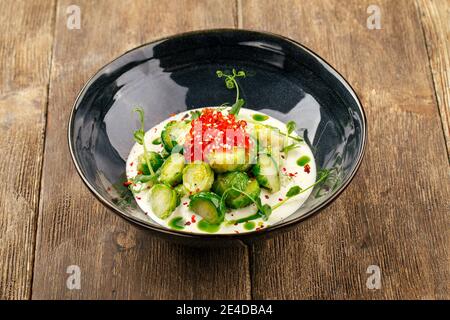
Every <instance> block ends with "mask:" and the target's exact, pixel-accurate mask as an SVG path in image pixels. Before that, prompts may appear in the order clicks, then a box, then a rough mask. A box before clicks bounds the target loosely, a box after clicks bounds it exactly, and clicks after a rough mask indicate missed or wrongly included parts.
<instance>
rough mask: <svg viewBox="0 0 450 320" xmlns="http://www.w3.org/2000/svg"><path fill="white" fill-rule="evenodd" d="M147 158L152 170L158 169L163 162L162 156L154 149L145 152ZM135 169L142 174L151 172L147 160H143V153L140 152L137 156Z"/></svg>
mask: <svg viewBox="0 0 450 320" xmlns="http://www.w3.org/2000/svg"><path fill="white" fill-rule="evenodd" d="M147 159H148V161H149V162H150V165H151V166H152V169H153V172H156V170H158V169H159V168H160V167H161V165H162V164H163V162H164V161H163V158H162V157H161V156H160V155H159V154H158V153H156V152H154V151H149V152H147ZM137 170H138V171H139V172H140V173H142V174H144V175H149V174H150V173H151V172H150V170H149V169H148V166H147V162H146V161H145V157H144V154H141V155H140V156H139V157H138V165H137Z"/></svg>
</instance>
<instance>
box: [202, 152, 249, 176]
mask: <svg viewBox="0 0 450 320" xmlns="http://www.w3.org/2000/svg"><path fill="white" fill-rule="evenodd" d="M206 159H207V160H208V163H209V165H210V166H211V168H212V169H213V170H214V171H215V172H217V173H223V172H231V171H246V170H248V169H249V168H250V166H251V163H250V160H249V156H248V154H247V152H246V151H245V149H244V148H242V147H233V149H232V150H227V151H221V150H215V151H211V152H209V153H208V154H207V155H206Z"/></svg>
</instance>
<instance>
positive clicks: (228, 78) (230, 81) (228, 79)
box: [216, 69, 246, 115]
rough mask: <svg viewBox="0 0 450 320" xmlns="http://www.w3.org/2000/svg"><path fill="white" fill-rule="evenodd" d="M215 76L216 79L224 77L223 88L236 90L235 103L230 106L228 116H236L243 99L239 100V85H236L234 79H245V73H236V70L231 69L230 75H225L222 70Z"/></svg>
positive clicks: (241, 71) (243, 102)
mask: <svg viewBox="0 0 450 320" xmlns="http://www.w3.org/2000/svg"><path fill="white" fill-rule="evenodd" d="M216 75H217V77H218V78H223V77H225V86H226V87H227V89H230V90H231V89H236V101H235V102H234V104H233V105H232V106H231V110H230V114H234V115H238V114H239V111H240V110H241V107H242V106H243V105H244V104H245V101H244V99H240V98H239V84H238V83H237V80H236V78H245V76H246V74H245V71H243V70H240V71H236V69H233V70H232V74H227V73H225V72H223V71H222V70H217V71H216Z"/></svg>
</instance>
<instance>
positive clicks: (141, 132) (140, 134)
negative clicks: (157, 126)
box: [133, 107, 155, 175]
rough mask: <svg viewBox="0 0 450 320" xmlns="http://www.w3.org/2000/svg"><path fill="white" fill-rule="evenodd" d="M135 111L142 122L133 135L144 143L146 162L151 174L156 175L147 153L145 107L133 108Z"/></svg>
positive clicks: (141, 143)
mask: <svg viewBox="0 0 450 320" xmlns="http://www.w3.org/2000/svg"><path fill="white" fill-rule="evenodd" d="M133 112H136V113H137V114H138V117H139V122H140V123H141V127H140V128H139V129H138V130H136V131H134V133H133V137H134V140H135V141H136V142H137V143H139V144H140V145H142V146H143V147H144V159H145V163H146V164H147V166H148V168H149V170H150V173H151V175H154V174H155V173H154V172H153V168H152V166H151V165H150V159H148V154H147V147H146V145H145V139H144V138H145V130H144V129H145V125H144V109H142V108H140V107H137V108H134V109H133Z"/></svg>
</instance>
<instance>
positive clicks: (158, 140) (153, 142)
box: [152, 138, 161, 145]
mask: <svg viewBox="0 0 450 320" xmlns="http://www.w3.org/2000/svg"><path fill="white" fill-rule="evenodd" d="M152 144H154V145H158V144H161V138H156V139H155V140H153V141H152Z"/></svg>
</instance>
